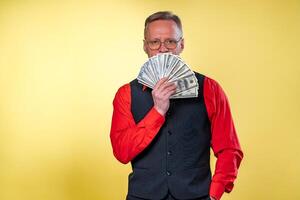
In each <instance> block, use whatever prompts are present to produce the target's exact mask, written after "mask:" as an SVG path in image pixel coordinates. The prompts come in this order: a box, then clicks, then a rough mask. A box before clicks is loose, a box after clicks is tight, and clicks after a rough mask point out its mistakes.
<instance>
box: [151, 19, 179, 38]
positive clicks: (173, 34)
mask: <svg viewBox="0 0 300 200" xmlns="http://www.w3.org/2000/svg"><path fill="white" fill-rule="evenodd" d="M179 35H180V30H179V28H178V26H177V24H176V23H175V22H174V21H173V20H156V21H153V22H151V23H149V24H148V26H147V29H146V37H147V38H149V39H151V38H177V37H178V36H179Z"/></svg>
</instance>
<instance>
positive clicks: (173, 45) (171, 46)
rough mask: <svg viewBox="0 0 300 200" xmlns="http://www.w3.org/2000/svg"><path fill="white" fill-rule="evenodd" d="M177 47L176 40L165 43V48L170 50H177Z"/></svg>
mask: <svg viewBox="0 0 300 200" xmlns="http://www.w3.org/2000/svg"><path fill="white" fill-rule="evenodd" d="M176 46H177V41H176V40H166V41H165V47H166V48H168V49H175V48H176Z"/></svg>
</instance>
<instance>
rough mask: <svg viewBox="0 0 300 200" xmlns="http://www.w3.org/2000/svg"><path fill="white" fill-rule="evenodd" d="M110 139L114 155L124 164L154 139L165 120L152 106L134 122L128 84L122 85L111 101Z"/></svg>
mask: <svg viewBox="0 0 300 200" xmlns="http://www.w3.org/2000/svg"><path fill="white" fill-rule="evenodd" d="M113 107H114V111H113V116H112V125H111V131H110V139H111V143H112V147H113V153H114V156H115V157H116V158H117V159H118V160H119V161H120V162H122V163H124V164H126V163H128V162H130V161H131V160H132V159H133V158H135V157H136V156H137V155H138V154H139V153H140V152H142V151H143V150H144V149H145V148H146V147H147V146H148V145H149V144H150V143H151V141H152V140H153V139H154V137H155V136H156V134H157V133H158V132H159V129H160V128H161V126H162V125H163V123H164V122H165V118H164V116H162V115H161V114H159V113H158V112H157V111H156V109H155V108H154V107H153V108H152V109H151V110H150V111H149V112H148V113H147V115H146V116H145V117H144V118H143V119H142V120H141V121H140V122H139V123H138V124H136V123H135V121H134V119H133V116H132V113H131V92H130V85H129V84H126V85H124V86H122V87H121V88H120V89H119V90H118V92H117V93H116V95H115V98H114V101H113Z"/></svg>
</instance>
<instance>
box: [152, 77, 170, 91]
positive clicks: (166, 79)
mask: <svg viewBox="0 0 300 200" xmlns="http://www.w3.org/2000/svg"><path fill="white" fill-rule="evenodd" d="M167 81H168V77H164V78H162V79H160V80H159V81H158V82H157V83H156V85H155V86H154V88H153V90H157V89H159V88H160V86H161V85H162V84H164V83H165V82H167Z"/></svg>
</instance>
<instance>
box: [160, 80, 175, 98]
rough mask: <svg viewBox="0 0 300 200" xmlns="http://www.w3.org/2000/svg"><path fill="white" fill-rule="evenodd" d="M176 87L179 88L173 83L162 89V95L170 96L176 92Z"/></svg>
mask: <svg viewBox="0 0 300 200" xmlns="http://www.w3.org/2000/svg"><path fill="white" fill-rule="evenodd" d="M176 89H177V87H176V85H175V84H174V83H172V84H170V85H169V86H167V87H165V88H164V89H163V90H162V96H167V97H170V96H171V95H172V94H174V93H175V92H176Z"/></svg>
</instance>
